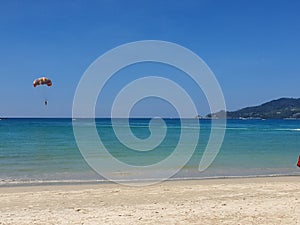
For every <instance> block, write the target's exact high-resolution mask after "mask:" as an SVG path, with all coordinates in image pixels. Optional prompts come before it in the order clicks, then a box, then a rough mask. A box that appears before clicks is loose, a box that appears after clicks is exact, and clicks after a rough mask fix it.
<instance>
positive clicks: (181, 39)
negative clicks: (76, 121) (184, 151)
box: [0, 0, 300, 117]
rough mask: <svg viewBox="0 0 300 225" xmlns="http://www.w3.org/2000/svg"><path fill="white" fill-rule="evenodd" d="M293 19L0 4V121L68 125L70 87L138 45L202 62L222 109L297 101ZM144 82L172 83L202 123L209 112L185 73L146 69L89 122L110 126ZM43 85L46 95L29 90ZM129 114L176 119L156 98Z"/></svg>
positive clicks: (195, 8) (132, 3) (299, 34)
mask: <svg viewBox="0 0 300 225" xmlns="http://www.w3.org/2000/svg"><path fill="white" fill-rule="evenodd" d="M299 11H300V2H299V1H297V0H294V1H292V0H287V1H283V0H282V1H277V0H268V1H267V0H251V1H250V0H249V1H247V0H235V1H234V0H227V1H222V0H195V1H192V0H187V1H172V0H164V1H160V0H151V1H141V0H128V1H123V0H98V1H83V0H82V1H79V0H72V1H71V0H70V1H56V0H53V1H46V0H45V1H37V0H36V1H30V0H28V1H16V0H9V1H8V0H7V1H1V2H0V30H1V35H0V65H1V66H0V96H1V97H0V117H71V115H72V103H73V97H74V94H75V91H76V87H77V85H78V83H79V81H80V79H81V77H82V75H83V73H84V72H85V71H86V70H87V68H88V67H89V66H90V65H91V64H92V63H93V61H94V60H96V59H97V58H98V57H99V56H101V55H102V54H104V53H105V52H107V51H109V50H111V49H113V48H115V47H117V46H119V45H122V44H126V43H129V42H134V41H141V40H163V41H169V42H173V43H176V44H179V45H181V46H184V47H186V48H188V49H190V50H191V51H193V52H194V53H196V54H197V55H198V56H200V57H201V58H202V59H203V60H204V61H205V62H206V64H207V65H208V66H209V67H210V69H211V70H212V71H213V72H214V74H215V76H216V78H217V80H218V82H219V84H220V86H221V88H222V90H223V94H224V97H225V100H226V106H227V110H237V109H240V108H242V107H245V106H252V105H258V104H261V103H263V102H266V101H269V100H272V99H277V98H280V97H295V98H299V97H300V91H299V84H300V63H299V59H300V43H299V40H300V14H299ZM145 74H151V75H158V74H159V75H161V74H163V76H166V77H168V78H172V79H173V80H174V81H176V82H178V83H179V84H180V85H181V86H182V87H184V88H185V89H186V90H187V92H188V93H189V94H190V95H191V96H192V99H193V100H194V101H195V102H196V103H195V104H196V106H197V110H198V112H199V114H201V115H205V114H207V113H209V110H208V108H207V103H206V102H205V101H206V99H205V96H204V95H203V93H201V90H197V88H196V87H195V85H194V84H193V82H192V81H191V80H189V79H188V78H187V77H186V76H184V74H182V73H181V72H180V71H176V69H174V68H168V67H166V66H162V65H150V64H146V65H144V66H137V68H134V67H132V68H125V69H124V70H123V71H120V73H119V74H116V75H115V76H114V77H113V78H112V79H111V80H110V82H109V83H108V84H107V86H106V87H105V89H104V90H103V93H102V94H100V95H99V101H97V106H96V116H97V117H108V116H109V115H110V114H109V113H110V110H111V105H112V101H113V99H114V97H115V96H116V94H117V93H118V90H120V89H121V88H122V86H124V85H126V84H127V83H128V82H131V81H132V80H134V79H137V78H139V77H141V76H144V75H145ZM41 76H46V77H49V78H51V79H52V82H53V86H52V87H51V88H39V89H37V88H33V86H32V82H33V80H34V79H35V78H37V77H41ZM109 85H110V86H109ZM196 90H197V91H196ZM101 96H102V97H101ZM45 98H47V100H48V101H49V104H48V105H47V106H45V105H44V104H43V101H44V99H45ZM131 115H132V116H133V117H148V116H153V115H154V116H155V115H158V116H163V117H176V115H177V114H176V111H175V110H174V107H172V106H171V105H170V104H168V103H166V102H165V101H163V100H161V99H157V98H153V99H144V100H142V101H141V102H140V103H139V104H137V105H136V106H135V107H134V108H133V109H132V114H131Z"/></svg>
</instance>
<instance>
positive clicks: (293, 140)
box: [0, 118, 300, 186]
mask: <svg viewBox="0 0 300 225" xmlns="http://www.w3.org/2000/svg"><path fill="white" fill-rule="evenodd" d="M149 121H150V119H130V121H129V128H130V130H131V131H132V132H133V133H134V134H135V136H136V137H137V138H140V139H146V138H147V137H149V135H150V134H151V132H150V130H149V127H148V126H149ZM164 121H165V124H166V128H167V129H166V135H165V136H164V138H163V140H162V141H161V143H159V145H158V146H156V147H155V149H153V150H150V151H135V150H132V149H130V148H129V147H126V145H124V144H122V143H121V142H120V140H119V139H118V138H117V136H116V135H115V133H114V130H113V128H112V123H111V120H110V119H96V120H95V124H96V129H97V131H98V135H99V137H100V138H101V141H102V143H103V144H104V146H105V148H106V149H108V151H109V153H110V154H111V155H112V156H113V157H114V158H116V159H117V160H118V161H120V162H123V163H125V164H129V165H131V166H134V167H137V168H139V167H143V166H148V165H152V164H155V163H158V162H160V161H162V160H164V159H165V158H167V157H169V156H170V155H171V154H172V152H173V151H174V149H175V147H176V146H177V145H178V143H179V137H180V132H181V128H182V127H181V124H182V123H181V121H180V119H164ZM72 122H74V121H72V119H54V118H53V119H52V118H51V119H32V118H26V119H25V118H22V119H21V118H20V119H19V118H18V119H17V118H8V119H2V120H0V186H1V185H2V186H3V185H16V184H40V183H45V184H47V183H48V184H51V183H76V182H79V183H85V182H107V181H108V179H107V177H105V176H103V175H102V174H98V173H96V172H95V171H94V170H93V169H92V168H91V167H90V166H89V165H88V163H87V162H86V161H85V159H84V157H83V155H82V154H81V151H80V150H79V147H78V146H77V143H76V141H75V137H74V133H73V127H72ZM198 122H200V135H199V140H198V144H197V146H196V149H195V151H194V152H193V154H192V155H191V158H190V160H189V161H188V162H187V163H186V164H184V165H178V168H179V169H180V170H179V171H178V172H177V173H175V174H174V175H172V176H171V177H169V178H168V179H205V178H220V177H252V176H253V177H256V176H279V175H300V168H298V167H297V166H296V164H297V160H298V156H299V155H300V120H233V119H232V120H227V127H226V134H225V137H224V142H223V144H222V147H221V149H220V151H219V153H218V155H217V157H216V158H215V160H214V161H213V162H212V164H211V165H210V166H209V168H208V169H206V170H205V171H199V170H198V168H199V162H200V160H201V158H202V156H203V152H204V150H205V147H206V145H207V142H208V138H209V135H210V132H211V121H210V120H205V119H201V120H197V119H190V120H188V125H189V126H187V127H184V129H186V130H187V131H188V132H190V134H191V136H192V134H193V132H196V131H198V130H196V129H198V128H197V127H196V126H194V125H195V123H198ZM82 123H84V124H85V126H90V123H89V122H87V121H83V122H82ZM115 125H116V126H119V127H121V128H122V127H123V128H126V126H128V125H127V123H126V120H125V119H118V120H117V122H116V124H115ZM153 126H154V130H155V126H156V125H155V123H154V125H153ZM157 126H161V124H158V125H157ZM127 128H128V127H127ZM157 129H158V130H159V129H161V128H160V127H157ZM119 131H120V132H122V129H119ZM123 132H124V134H122V133H121V134H120V135H125V137H126V135H127V133H128V129H124V131H123ZM88 144H91V143H88ZM91 146H92V145H91ZM185 148H186V149H183V154H184V151H185V150H188V148H189V146H188V145H187V146H185ZM95 150H96V151H97V149H95ZM103 157H105V156H103ZM95 160H97V159H95ZM178 168H176V169H178ZM171 169H173V168H166V167H165V166H164V167H163V166H162V167H161V168H159V167H158V168H156V170H155V171H153V173H160V172H163V171H164V170H171ZM106 172H107V171H106ZM108 172H109V171H108ZM138 177H139V178H138V179H142V178H144V179H147V174H145V175H144V176H138ZM141 177H142V178H141ZM118 179H120V180H127V179H132V176H128V174H127V173H125V172H124V173H122V171H120V173H119V174H118Z"/></svg>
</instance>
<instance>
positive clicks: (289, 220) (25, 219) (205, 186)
mask: <svg viewBox="0 0 300 225" xmlns="http://www.w3.org/2000/svg"><path fill="white" fill-rule="evenodd" d="M0 202H1V204H0V224H158V223H159V224H300V217H299V215H300V177H296V176H295V177H268V178H236V179H212V180H189V181H167V182H164V183H160V184H157V185H152V186H144V187H130V186H123V185H119V184H100V185H99V184H97V185H48V186H46V185H45V186H31V187H30V186H27V187H2V188H0Z"/></svg>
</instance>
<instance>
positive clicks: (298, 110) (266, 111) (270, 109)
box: [206, 98, 300, 119]
mask: <svg viewBox="0 0 300 225" xmlns="http://www.w3.org/2000/svg"><path fill="white" fill-rule="evenodd" d="M224 113H225V112H224V111H220V112H217V113H212V114H208V115H207V116H206V117H207V118H216V119H217V118H222V117H223V116H224ZM226 115H227V119H300V98H298V99H297V98H280V99H277V100H273V101H270V102H266V103H264V104H262V105H259V106H252V107H246V108H243V109H239V110H237V111H232V112H229V111H227V112H226Z"/></svg>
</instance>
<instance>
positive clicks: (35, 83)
mask: <svg viewBox="0 0 300 225" xmlns="http://www.w3.org/2000/svg"><path fill="white" fill-rule="evenodd" d="M38 85H47V86H52V81H51V80H50V79H49V78H47V77H40V78H37V79H35V80H34V81H33V86H34V87H36V86H38Z"/></svg>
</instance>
